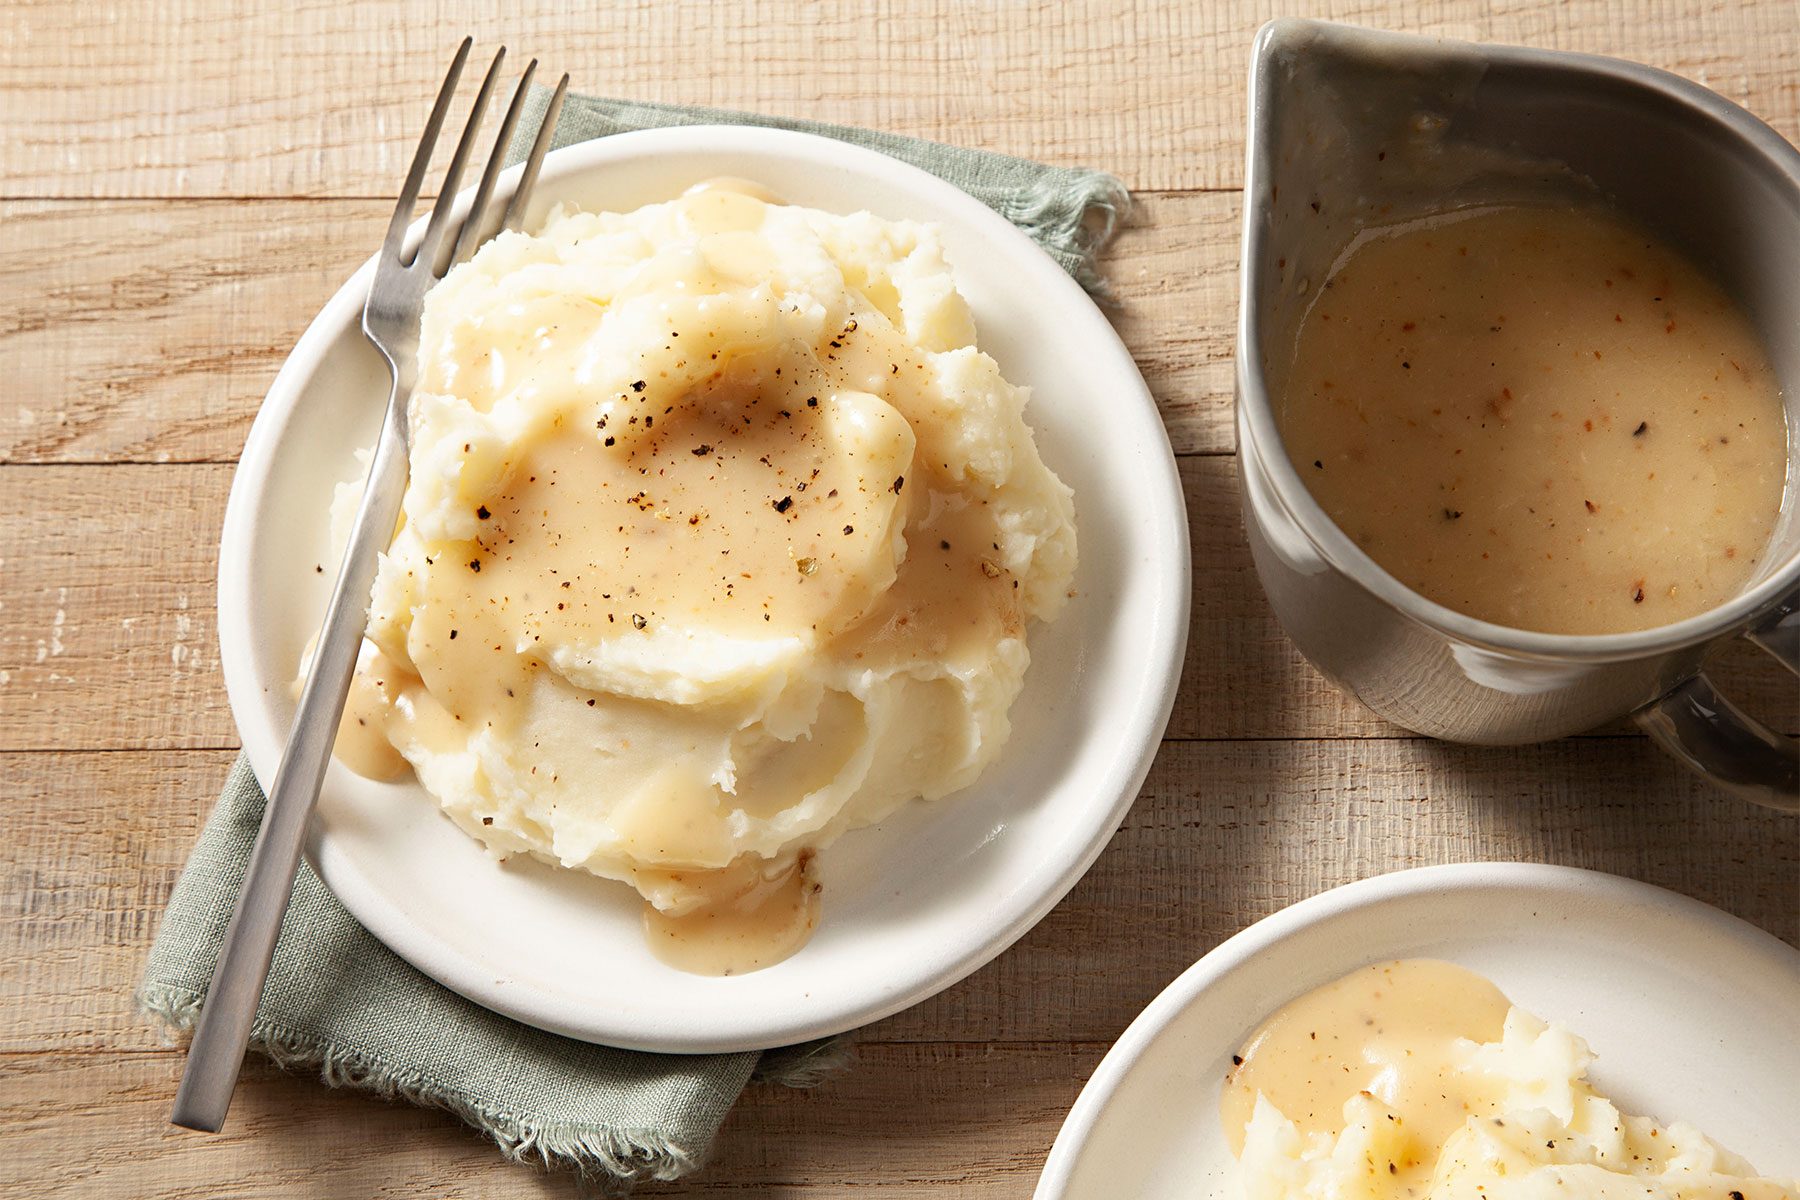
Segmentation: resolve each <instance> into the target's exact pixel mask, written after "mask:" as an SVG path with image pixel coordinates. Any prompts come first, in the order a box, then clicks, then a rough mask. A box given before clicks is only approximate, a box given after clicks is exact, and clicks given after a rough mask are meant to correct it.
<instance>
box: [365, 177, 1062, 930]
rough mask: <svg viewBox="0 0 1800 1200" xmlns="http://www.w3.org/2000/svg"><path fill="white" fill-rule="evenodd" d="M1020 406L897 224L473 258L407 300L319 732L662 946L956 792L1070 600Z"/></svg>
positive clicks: (928, 252)
mask: <svg viewBox="0 0 1800 1200" xmlns="http://www.w3.org/2000/svg"><path fill="white" fill-rule="evenodd" d="M1026 400H1027V396H1026V392H1025V391H1024V390H1023V389H1021V388H1018V387H1015V386H1013V385H1012V384H1010V383H1008V382H1007V381H1006V380H1005V379H1004V378H1003V377H1002V376H1001V373H1000V370H999V368H998V366H997V365H996V364H995V362H994V360H993V359H991V358H989V357H988V356H987V355H986V354H984V353H982V352H981V351H980V350H979V349H977V348H976V346H975V328H974V323H973V321H972V320H971V317H970V312H969V309H968V306H967V304H966V303H965V302H964V300H963V298H962V296H961V295H960V294H959V293H958V291H957V288H956V283H955V279H954V276H953V275H952V272H951V269H950V266H949V264H948V263H947V261H946V259H945V255H944V250H943V247H942V245H941V243H940V241H939V238H938V235H937V232H936V231H935V230H934V229H933V228H932V227H931V226H928V225H922V224H917V223H913V222H908V221H889V220H883V219H880V218H877V217H874V216H871V215H869V214H867V213H858V214H855V215H851V216H838V215H833V214H830V213H825V212H817V211H813V210H809V209H806V208H800V207H793V206H787V205H783V204H779V203H771V202H767V201H766V200H765V199H764V198H759V197H758V196H757V195H754V194H751V193H750V192H749V191H746V190H744V189H742V188H738V187H732V186H708V187H702V188H699V189H696V190H695V191H693V192H691V193H689V194H688V195H686V196H683V197H682V198H680V199H678V200H675V201H672V202H669V203H664V204H653V205H650V206H648V207H645V208H641V209H639V210H637V211H635V212H630V213H624V214H619V213H594V212H581V211H574V210H569V209H563V210H559V211H558V212H556V213H554V214H553V215H552V216H551V218H550V220H549V222H548V223H547V224H546V225H545V226H544V228H543V229H542V230H541V232H539V233H537V234H536V235H533V236H526V235H524V234H520V233H505V234H502V235H500V236H499V237H498V238H496V239H495V240H494V241H492V242H491V243H489V244H488V245H487V246H485V247H484V248H483V249H482V250H481V251H480V253H478V254H477V255H476V256H475V257H474V258H473V259H471V260H470V261H469V262H467V263H465V264H463V265H462V266H460V267H458V268H457V269H456V270H454V271H453V272H451V274H450V275H449V276H448V278H446V279H445V280H444V281H443V283H441V284H440V285H439V286H438V287H437V288H436V289H435V290H434V291H433V292H432V293H431V294H430V296H429V297H428V299H427V301H426V307H425V315H424V323H423V332H422V338H421V343H420V371H419V380H418V385H417V388H416V390H415V392H414V395H413V397H412V403H411V409H410V430H411V437H412V440H411V479H410V482H409V484H408V487H407V492H406V497H405V511H404V519H403V523H402V526H401V528H400V530H399V532H398V534H397V536H396V537H395V538H394V541H393V544H392V547H391V549H390V550H389V551H388V553H387V554H386V556H385V557H384V558H383V559H382V562H381V566H380V572H379V576H378V579H377V582H376V585H375V589H374V594H373V599H372V606H371V610H370V617H369V625H368V638H369V641H370V643H372V647H373V652H372V653H366V654H365V658H364V661H363V664H362V666H361V668H360V670H359V678H358V681H357V684H356V686H355V687H354V689H353V693H352V703H351V709H350V713H349V716H348V717H347V718H346V729H347V730H348V729H350V728H352V726H354V727H355V728H356V729H357V730H358V731H360V734H361V736H362V738H363V740H364V741H365V742H366V741H368V740H369V739H370V738H371V737H373V738H376V739H378V740H379V741H381V742H382V743H384V744H387V745H391V746H392V747H393V748H394V749H395V750H397V751H398V754H399V755H400V756H403V758H404V761H405V764H410V767H411V769H412V770H413V771H415V772H416V773H417V776H418V778H419V780H420V781H421V782H422V783H423V784H424V786H425V787H426V788H427V789H428V790H429V791H430V792H431V793H432V794H433V795H434V796H435V797H436V798H437V799H438V801H439V802H440V803H441V804H442V806H443V809H444V811H445V812H446V813H448V814H449V816H450V817H451V818H452V819H453V820H454V821H455V822H456V823H457V824H458V825H460V826H461V827H462V828H463V829H464V830H466V831H467V832H468V833H469V834H470V835H471V836H473V837H475V838H478V839H480V840H481V841H482V842H483V843H485V844H486V845H487V846H488V847H489V848H490V849H491V850H493V851H494V852H496V853H499V854H503V855H504V854H511V853H517V852H525V853H529V854H533V855H537V856H540V857H542V858H545V859H548V860H550V861H551V862H554V863H558V864H561V865H562V866H564V867H569V868H574V869H578V870H582V871H589V872H592V873H594V874H596V875H600V876H604V877H607V878H610V879H618V880H622V881H625V882H628V883H631V884H633V885H635V886H636V887H637V888H638V889H639V890H640V891H641V892H643V894H644V895H645V896H646V897H647V898H648V899H649V900H650V901H652V902H653V903H654V904H655V905H656V906H657V907H658V908H659V909H662V910H664V911H666V912H668V913H672V914H680V913H682V912H685V911H688V910H690V909H693V908H695V907H696V906H701V905H705V904H707V903H711V902H713V901H716V899H717V894H716V893H717V887H718V885H719V882H720V880H725V879H729V880H734V881H736V882H734V883H732V884H731V887H733V888H734V889H738V890H742V888H743V887H745V886H748V885H747V884H746V883H745V881H746V880H752V879H764V880H766V879H769V878H773V877H774V876H775V875H776V874H778V873H779V872H781V871H784V870H790V869H791V868H792V867H793V865H794V863H795V862H796V861H797V860H798V859H800V857H801V855H802V852H803V851H805V852H810V851H811V850H812V849H815V848H818V847H822V846H824V845H826V844H827V843H829V842H830V841H832V839H834V838H835V837H837V836H838V835H839V834H841V833H842V832H844V831H845V830H847V829H851V828H854V827H857V826H861V825H867V824H869V823H871V822H873V821H877V820H879V819H880V818H881V817H883V816H884V815H885V814H887V813H888V812H890V811H891V810H893V809H894V808H895V807H896V806H897V805H899V804H901V803H903V802H905V801H907V800H909V799H912V798H914V797H924V798H926V799H933V798H937V797H942V796H944V795H946V794H948V793H951V792H954V791H956V790H957V789H959V788H963V787H966V786H968V785H969V784H970V783H971V782H973V781H974V779H975V778H976V777H977V775H979V774H980V772H981V771H982V769H983V767H985V766H986V765H987V764H988V763H990V762H991V761H993V759H994V757H995V755H996V754H998V753H999V751H1000V749H1001V747H1002V746H1003V745H1004V744H1005V742H1006V740H1007V733H1008V720H1007V712H1008V709H1009V707H1010V706H1011V704H1012V702H1013V700H1014V698H1015V697H1016V696H1017V695H1018V693H1019V690H1020V687H1021V685H1022V682H1023V678H1024V674H1025V669H1026V664H1027V662H1028V661H1029V655H1028V653H1027V648H1026V631H1027V627H1028V623H1029V622H1031V621H1032V620H1034V619H1039V620H1047V619H1049V618H1051V617H1053V616H1054V615H1055V614H1056V612H1057V610H1058V609H1059V608H1060V607H1061V606H1062V604H1063V602H1064V599H1065V596H1066V594H1067V592H1068V589H1069V586H1070V579H1071V575H1072V572H1073V570H1074V566H1075V530H1074V523H1073V506H1072V501H1071V496H1070V492H1069V490H1068V488H1066V487H1064V486H1063V485H1062V483H1061V482H1060V481H1059V480H1058V479H1057V478H1056V476H1055V475H1054V474H1052V473H1051V471H1050V470H1049V469H1048V468H1047V467H1046V466H1045V465H1044V463H1043V461H1042V460H1041V459H1040V458H1039V456H1038V451H1037V448H1036V446H1035V444H1034V442H1033V439H1032V432H1031V429H1030V428H1029V426H1028V425H1027V424H1026V422H1025V407H1026ZM371 731H372V732H371ZM345 745H346V740H345V739H341V740H340V753H342V752H343V750H344V747H345ZM347 757H348V756H347ZM355 757H356V759H357V760H358V761H353V762H352V765H353V766H357V765H359V763H360V765H362V767H363V768H364V769H365V773H378V772H379V764H375V763H373V757H374V756H370V755H357V756H355ZM402 769H404V766H402Z"/></svg>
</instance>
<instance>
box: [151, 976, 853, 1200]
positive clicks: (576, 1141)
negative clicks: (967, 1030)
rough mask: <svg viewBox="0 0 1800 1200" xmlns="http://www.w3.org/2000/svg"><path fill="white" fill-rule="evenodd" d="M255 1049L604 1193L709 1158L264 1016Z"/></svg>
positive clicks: (786, 1078)
mask: <svg viewBox="0 0 1800 1200" xmlns="http://www.w3.org/2000/svg"><path fill="white" fill-rule="evenodd" d="M136 999H137V1004H138V1007H139V1009H140V1010H141V1011H143V1012H144V1013H145V1014H146V1015H148V1016H150V1017H154V1018H156V1019H157V1020H159V1021H161V1022H162V1023H163V1024H164V1025H165V1026H167V1027H168V1029H169V1030H170V1031H171V1032H174V1033H178V1034H179V1033H183V1032H187V1031H190V1030H192V1029H193V1027H194V1023H195V1022H196V1021H197V1020H198V1019H199V1016H200V1008H201V997H199V996H198V995H196V994H194V993H193V992H191V991H189V990H188V989H186V988H181V987H176V986H173V985H170V984H159V983H146V984H144V985H143V986H142V987H141V988H139V989H138V992H137V996H136ZM250 1044H251V1046H252V1048H254V1049H256V1050H257V1051H258V1052H260V1053H262V1054H263V1055H265V1056H267V1057H268V1058H269V1059H270V1061H272V1062H274V1063H275V1065H276V1066H278V1067H281V1068H282V1069H283V1070H287V1071H297V1070H298V1069H300V1068H316V1069H317V1070H318V1072H319V1077H320V1079H321V1081H322V1082H324V1084H325V1085H326V1086H327V1087H333V1088H355V1089H358V1090H361V1091H367V1092H372V1093H374V1094H375V1095H378V1096H381V1097H382V1098H384V1099H389V1100H392V1099H396V1098H398V1099H402V1100H405V1101H407V1102H409V1103H412V1104H416V1105H419V1106H421V1107H430V1108H440V1109H444V1110H446V1111H448V1112H451V1113H454V1114H455V1115H456V1116H457V1117H459V1118H461V1119H462V1121H463V1122H464V1123H465V1124H467V1125H469V1126H470V1127H472V1128H474V1129H476V1130H477V1131H479V1132H480V1133H482V1134H484V1135H485V1136H486V1137H488V1138H489V1139H490V1140H491V1141H492V1142H493V1143H494V1144H495V1145H496V1146H497V1147H499V1149H500V1152H501V1153H502V1154H504V1155H505V1156H506V1157H507V1158H509V1159H511V1160H513V1161H514V1162H521V1163H531V1162H535V1163H538V1164H541V1165H542V1166H544V1167H546V1168H549V1169H558V1168H561V1169H564V1170H569V1169H573V1170H574V1171H575V1172H577V1173H578V1174H579V1175H580V1176H581V1178H582V1182H583V1184H584V1185H586V1186H588V1187H598V1189H599V1190H600V1191H601V1192H602V1193H603V1194H610V1195H620V1194H623V1192H624V1191H626V1190H628V1189H629V1188H630V1187H631V1186H632V1185H634V1184H638V1183H644V1182H648V1181H651V1180H656V1181H663V1182H667V1181H671V1180H675V1179H679V1178H681V1177H682V1176H684V1175H687V1174H689V1173H691V1172H693V1171H695V1170H697V1169H699V1168H700V1167H701V1166H703V1165H705V1157H704V1155H703V1154H701V1153H697V1152H695V1151H694V1150H693V1149H691V1148H690V1147H687V1146H683V1145H681V1144H679V1143H677V1142H674V1141H672V1140H670V1139H669V1138H667V1137H665V1136H663V1135H662V1134H660V1133H658V1132H655V1131H653V1130H641V1129H633V1130H621V1129H607V1130H601V1129H596V1128H594V1127H593V1126H591V1125H579V1124H574V1123H571V1122H560V1121H552V1122H539V1121H532V1120H528V1119H526V1118H522V1117H520V1116H518V1115H517V1114H514V1113H507V1112H502V1111H500V1110H497V1109H495V1108H493V1107H491V1106H490V1105H487V1104H484V1103H482V1102H481V1101H479V1100H476V1099H474V1098H473V1097H470V1096H467V1095H463V1094H461V1093H459V1092H456V1091H454V1090H450V1089H445V1088H441V1087H438V1086H436V1085H433V1084H429V1083H426V1082H425V1081H423V1080H419V1079H414V1078H412V1077H410V1076H409V1075H408V1074H407V1073H405V1072H401V1071H396V1070H395V1069H394V1068H393V1067H391V1066H390V1065H388V1064H386V1063H383V1062H381V1061H379V1060H378V1059H374V1058H371V1057H370V1056H368V1055H366V1054H362V1053H359V1052H357V1051H353V1050H346V1049H344V1048H342V1047H339V1046H331V1045H321V1044H320V1043H319V1042H317V1041H315V1040H313V1039H310V1038H304V1037H301V1036H299V1035H298V1034H295V1033H292V1032H290V1031H286V1030H282V1029H280V1028H278V1027H277V1026H275V1025H273V1024H272V1023H270V1022H268V1021H265V1020H263V1019H262V1018H260V1017H259V1018H257V1020H256V1021H255V1023H254V1024H253V1025H252V1026H251V1031H250ZM849 1058H850V1055H849V1053H848V1048H847V1047H846V1046H838V1045H834V1044H833V1043H826V1044H824V1045H821V1046H818V1047H807V1048H806V1050H805V1052H803V1053H802V1054H801V1055H800V1056H799V1057H798V1058H797V1059H796V1060H795V1061H794V1062H793V1063H792V1064H791V1065H788V1066H785V1067H782V1066H778V1068H777V1069H776V1070H774V1071H770V1072H761V1070H760V1068H759V1075H758V1077H759V1078H765V1079H768V1080H769V1081H770V1082H774V1083H780V1084H783V1085H785V1086H789V1087H810V1086H812V1085H813V1084H816V1083H818V1082H819V1081H821V1080H823V1079H824V1078H826V1077H828V1076H829V1075H831V1074H833V1073H835V1072H836V1071H837V1070H839V1069H841V1068H842V1067H843V1066H844V1065H845V1064H846V1063H847V1062H848V1061H849Z"/></svg>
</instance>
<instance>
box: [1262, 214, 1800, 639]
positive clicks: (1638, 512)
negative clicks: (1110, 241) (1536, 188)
mask: <svg viewBox="0 0 1800 1200" xmlns="http://www.w3.org/2000/svg"><path fill="white" fill-rule="evenodd" d="M1278 419H1279V421H1280V423H1281V426H1282V433H1283V437H1284V439H1285V441H1286V443H1287V447H1288V453H1289V455H1290V457H1291V458H1292V460H1293V463H1294V466H1295V468H1296V469H1297V470H1298V471H1299V472H1300V474H1301V476H1302V477H1303V478H1304V479H1305V480H1306V483H1307V486H1308V488H1309V489H1310V490H1311V492H1312V494H1313V496H1314V497H1315V498H1316V499H1317V500H1318V502H1319V503H1320V505H1321V506H1322V507H1323V508H1324V509H1325V511H1326V512H1327V513H1328V514H1329V515H1330V516H1331V518H1332V520H1334V521H1335V522H1337V524H1338V525H1339V526H1340V527H1341V528H1342V529H1343V530H1344V532H1345V533H1346V534H1348V535H1349V536H1350V538H1351V539H1352V540H1353V541H1355V542H1356V543H1357V545H1359V546H1360V547H1362V549H1363V550H1365V551H1366V552H1367V553H1368V554H1369V555H1370V557H1372V558H1373V559H1375V561H1376V562H1377V563H1379V564H1380V565H1381V566H1382V567H1383V568H1385V569H1386V570H1387V571H1388V572H1390V573H1391V574H1393V575H1394V576H1395V577H1396V578H1398V579H1399V580H1400V582H1402V583H1404V584H1405V585H1406V586H1408V587H1410V588H1412V589H1413V590H1415V591H1417V592H1418V593H1420V594H1421V595H1423V596H1425V597H1427V598H1428V599H1431V600H1435V601H1437V602H1438V603H1440V604H1443V605H1446V606H1448V607H1450V608H1453V609H1456V610H1457V611H1459V612H1462V613H1466V614H1468V615H1470V616H1473V617H1479V618H1481V619H1483V620H1488V621H1493V622H1496V623H1498V624H1502V625H1510V626H1514V627H1517V628H1522V629H1533V630H1541V631H1545V632H1550V633H1572V634H1597V633H1615V632H1624V631H1629V630H1637V629H1648V628H1652V627H1654V626H1658V625H1664V624H1668V623H1671V622H1674V621H1679V620H1681V619H1683V618H1686V617H1691V616H1694V615H1696V614H1698V613H1701V612H1704V611H1706V610H1707V609H1710V608H1713V607H1715V606H1717V605H1718V604H1720V603H1722V602H1724V601H1725V600H1728V599H1729V598H1731V597H1732V596H1733V595H1735V594H1737V593H1738V592H1739V591H1741V590H1742V589H1743V587H1744V586H1745V585H1746V583H1747V582H1748V581H1749V580H1750V578H1751V576H1752V575H1753V574H1754V573H1755V571H1756V567H1757V565H1758V563H1759V562H1760V561H1761V557H1762V554H1763V553H1764V550H1765V547H1766V546H1767V543H1768V541H1769V538H1770V535H1771V533H1772V531H1773V528H1774V524H1775V521H1776V518H1777V517H1778V515H1779V513H1780V510H1781V504H1782V491H1783V487H1784V484H1785V480H1786V473H1787V454H1788V431H1787V425H1786V418H1785V414H1784V412H1783V409H1782V405H1781V397H1780V392H1779V390H1778V387H1777V382H1776V379H1775V375H1774V372H1773V371H1772V369H1771V368H1770V366H1769V362H1768V358H1767V356H1766V354H1765V353H1764V351H1763V348H1762V345H1761V344H1760V342H1759V341H1758V338H1757V336H1756V333H1755V331H1754V330H1753V329H1752V328H1751V326H1750V323H1749V321H1748V320H1747V319H1746V317H1745V316H1744V314H1743V313H1742V312H1741V311H1739V309H1738V308H1737V307H1736V306H1735V305H1734V304H1733V303H1732V301H1731V300H1730V299H1729V298H1728V297H1727V296H1726V295H1725V294H1724V292H1723V291H1721V290H1720V289H1719V287H1718V286H1717V285H1715V284H1714V283H1713V282H1712V281H1711V280H1709V279H1708V278H1707V277H1706V276H1704V275H1703V274H1701V273H1700V271H1699V270H1698V269H1696V268H1695V267H1694V266H1693V265H1692V264H1690V263H1688V262H1687V261H1685V260H1684V259H1683V258H1681V257H1680V256H1679V255H1677V254H1676V253H1675V252H1674V251H1672V250H1671V249H1669V248H1668V247H1666V246H1663V245H1662V244H1660V243H1658V242H1656V241H1655V240H1653V239H1652V238H1650V237H1649V236H1648V235H1646V234H1645V233H1643V232H1642V231H1641V230H1638V229H1636V228H1635V227H1633V226H1630V225H1627V224H1626V223H1624V222H1623V221H1622V220H1620V219H1618V218H1617V217H1614V216H1612V215H1610V214H1608V213H1606V212H1604V211H1601V210H1596V209H1592V208H1566V207H1565V208H1553V207H1547V206H1546V207H1530V206H1515V207H1491V208H1481V209H1471V210H1467V211H1462V212H1457V213H1451V214H1447V215H1442V216H1436V217H1431V218H1428V219H1425V220H1422V221H1419V222H1415V223H1412V224H1406V225H1399V226H1393V227H1387V228H1379V229H1371V230H1368V231H1365V232H1364V233H1363V234H1361V235H1359V237H1358V238H1357V239H1356V240H1355V241H1354V242H1353V243H1352V244H1351V246H1350V248H1349V249H1348V250H1347V251H1346V252H1345V253H1344V255H1343V256H1342V257H1341V258H1340V259H1339V261H1338V263H1337V265H1336V267H1335V268H1334V269H1333V271H1332V273H1331V275H1330V277H1329V278H1328V279H1327V280H1326V282H1325V283H1324V285H1323V287H1322V288H1321V289H1320V290H1319V292H1318V294H1317V296H1316V298H1315V299H1314V301H1313V303H1312V307H1311V309H1310V310H1309V311H1308V312H1307V314H1306V317H1305V319H1304V320H1303V322H1302V324H1301V329H1300V334H1299V337H1298V341H1297V345H1296V347H1295V357H1294V364H1293V370H1292V372H1291V373H1290V376H1289V386H1288V388H1287V391H1286V395H1285V396H1284V397H1283V398H1282V403H1281V404H1280V406H1279V410H1278Z"/></svg>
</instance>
